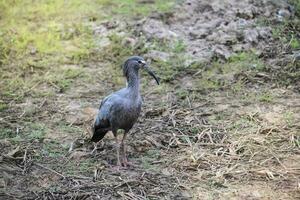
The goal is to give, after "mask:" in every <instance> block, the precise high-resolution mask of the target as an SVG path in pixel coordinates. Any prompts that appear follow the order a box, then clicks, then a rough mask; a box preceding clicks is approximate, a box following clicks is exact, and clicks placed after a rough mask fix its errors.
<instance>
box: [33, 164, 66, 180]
mask: <svg viewBox="0 0 300 200" xmlns="http://www.w3.org/2000/svg"><path fill="white" fill-rule="evenodd" d="M34 164H35V165H36V166H39V167H41V168H43V169H46V170H48V171H50V172H53V173H54V174H56V175H58V176H60V177H62V178H63V179H65V178H66V177H65V176H64V175H62V174H61V173H59V172H57V171H55V170H53V169H51V168H48V167H45V166H43V165H40V164H38V163H34Z"/></svg>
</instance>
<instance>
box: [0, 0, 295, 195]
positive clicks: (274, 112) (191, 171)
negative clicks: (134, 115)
mask: <svg viewBox="0 0 300 200" xmlns="http://www.w3.org/2000/svg"><path fill="white" fill-rule="evenodd" d="M143 3H151V1H149V2H148V1H145V2H143ZM278 11H285V12H286V13H288V14H287V16H283V17H288V18H293V17H295V16H294V13H293V12H291V11H290V10H289V5H288V4H287V3H285V2H284V1H267V0H262V1H238V0H231V1H230V0H210V1H206V0H204V1H196V0H188V1H185V2H183V3H181V4H180V5H178V6H177V7H176V8H175V10H173V11H172V12H170V13H155V12H154V13H153V14H152V15H151V16H149V17H147V18H143V19H138V20H132V21H129V22H128V23H124V22H123V21H121V20H120V19H118V18H117V19H114V21H111V22H106V23H103V24H101V25H100V26H99V25H97V26H96V25H95V27H94V30H95V37H99V38H103V37H105V36H109V35H110V34H112V33H114V34H120V35H122V34H124V35H125V36H124V38H125V39H124V41H123V45H124V46H125V47H126V46H131V45H133V46H134V45H135V42H137V41H138V40H139V39H140V38H144V39H145V41H146V42H145V44H144V45H150V44H151V43H153V41H163V42H166V41H167V43H172V42H176V41H182V42H183V44H184V46H185V50H184V51H178V52H177V53H176V52H165V51H164V50H156V51H152V52H148V53H147V55H145V57H146V58H147V59H148V60H149V61H151V62H152V63H153V64H154V66H157V67H155V68H156V72H157V74H160V73H161V72H163V71H164V70H165V69H164V68H163V67H159V66H158V65H157V64H155V63H157V62H158V63H159V62H160V61H161V60H166V61H168V60H170V59H176V58H178V57H181V58H183V59H184V60H185V62H183V65H184V67H183V69H181V71H180V72H179V73H177V74H176V75H174V78H173V79H172V80H166V81H165V82H163V86H161V87H156V86H155V84H154V82H152V81H147V84H145V81H146V80H145V79H146V77H143V78H142V80H141V82H142V93H143V98H144V105H143V112H142V115H141V116H140V118H139V120H138V123H137V124H136V125H135V126H134V128H133V130H132V131H131V135H130V136H129V137H128V140H127V144H128V154H129V155H128V158H129V160H130V161H131V162H132V163H133V164H134V166H133V167H130V168H127V169H120V170H119V171H117V170H116V169H115V168H114V166H115V164H116V159H115V151H114V140H113V137H112V135H111V134H108V135H107V136H106V137H105V138H104V139H103V141H102V142H101V143H100V144H99V146H98V149H97V150H96V151H95V152H94V153H93V154H91V151H92V150H93V145H92V144H91V143H90V142H89V138H90V137H91V131H90V126H91V124H92V122H93V119H94V117H95V114H96V112H97V108H98V106H99V103H100V101H101V99H102V98H103V97H105V96H106V95H107V94H109V93H110V92H112V91H114V90H116V89H118V88H120V84H119V85H118V83H119V82H121V83H123V82H124V80H123V79H121V73H120V74H119V75H120V76H119V77H111V78H107V77H110V74H109V73H110V71H109V69H108V67H107V66H108V65H107V63H106V62H103V61H100V60H97V59H93V58H92V59H91V62H90V63H87V64H86V65H87V66H86V70H87V71H88V72H89V73H90V74H94V75H95V76H97V77H106V78H105V79H103V78H99V79H100V80H103V81H95V82H94V83H93V84H91V83H85V82H84V81H83V80H82V79H81V80H78V81H75V82H74V84H73V85H72V87H71V88H70V89H69V90H67V91H66V92H64V93H57V94H56V95H55V96H54V97H51V98H46V97H45V98H41V97H39V98H33V97H30V98H26V99H25V100H24V102H22V103H16V102H12V104H11V105H10V106H11V107H10V108H9V109H8V110H6V111H3V112H2V113H1V119H2V121H1V126H2V125H3V126H7V127H12V128H15V130H17V131H20V134H22V131H24V130H27V129H32V130H33V131H36V132H37V133H36V134H38V133H39V132H38V131H40V130H41V129H42V130H43V132H44V133H45V135H44V137H42V138H40V137H35V136H34V135H33V136H32V140H30V141H28V140H22V139H20V140H6V139H2V140H0V149H1V156H0V169H1V174H2V176H1V177H0V189H1V190H0V192H1V193H0V199H244V200H245V199H246V200H254V199H299V198H300V190H299V188H300V149H299V148H300V123H299V122H300V94H299V88H298V87H299V85H298V84H299V81H294V82H292V83H289V84H288V86H283V85H281V84H278V83H277V81H276V80H277V78H278V76H277V75H275V72H278V71H276V70H274V69H273V68H274V67H275V68H276V67H278V68H280V63H282V62H281V61H282V59H284V60H287V62H289V60H288V59H289V58H290V57H289V56H293V55H294V53H295V52H293V51H291V50H287V49H285V48H284V47H281V46H280V47H279V44H278V41H276V40H275V39H274V37H273V35H272V27H271V26H268V25H265V24H262V25H258V21H259V20H261V19H266V18H267V19H273V20H274V21H276V20H279V21H280V20H281V18H280V17H281V16H278ZM121 30H122V31H121ZM108 38H109V37H108ZM109 43H110V41H109V39H108V40H107V39H101V40H100V43H99V48H106V46H107V45H109ZM279 48H280V51H282V53H280V54H272V53H270V51H269V49H274V50H278V49H279ZM252 49H255V53H254V54H256V55H257V56H258V57H259V59H260V60H262V62H263V63H264V65H267V66H269V67H270V68H271V69H272V70H266V71H259V72H258V71H256V70H255V69H253V70H252V68H250V70H249V68H247V70H244V69H242V70H236V68H235V66H232V69H230V70H229V71H227V72H226V73H220V72H218V70H217V71H214V70H212V72H211V73H212V74H213V75H212V76H211V77H210V79H214V80H218V81H219V82H221V83H223V82H226V84H218V87H213V88H212V87H208V88H203V87H201V86H202V85H204V83H203V80H204V78H205V77H204V76H205V75H207V74H204V72H207V71H210V70H211V68H212V66H213V63H214V62H216V60H218V61H220V63H221V69H222V63H224V65H227V66H230V64H228V62H229V60H230V58H231V57H232V56H234V55H238V54H240V53H241V52H246V51H251V50H252ZM283 51H284V52H283ZM128 56H129V55H128ZM195 63H205V64H204V65H203V64H201V65H199V66H198V67H197V68H192V67H190V66H191V65H193V64H195ZM245 65H246V64H245ZM68 67H70V66H68ZM71 67H76V66H71ZM254 68H255V67H254ZM298 70H299V69H298ZM279 78H280V77H279ZM147 79H148V78H147ZM205 80H206V79H205ZM116 82H117V83H116ZM45 89H46V90H47V88H45ZM36 121H39V122H43V123H44V124H47V127H42V128H41V127H38V128H36V127H31V126H27V124H28V123H31V122H36ZM24 132H26V131H24Z"/></svg>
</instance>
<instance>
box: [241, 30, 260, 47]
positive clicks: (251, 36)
mask: <svg viewBox="0 0 300 200" xmlns="http://www.w3.org/2000/svg"><path fill="white" fill-rule="evenodd" d="M258 36H259V34H258V32H257V30H256V29H249V30H245V31H244V39H245V40H246V42H250V43H255V44H257V43H258Z"/></svg>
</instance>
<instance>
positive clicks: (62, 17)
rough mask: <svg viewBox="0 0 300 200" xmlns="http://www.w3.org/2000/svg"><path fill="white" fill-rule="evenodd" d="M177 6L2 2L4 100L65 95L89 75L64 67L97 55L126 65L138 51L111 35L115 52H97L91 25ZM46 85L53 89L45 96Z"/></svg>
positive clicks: (115, 1)
mask: <svg viewBox="0 0 300 200" xmlns="http://www.w3.org/2000/svg"><path fill="white" fill-rule="evenodd" d="M174 2H175V1H173V0H168V1H163V0H157V1H155V2H154V3H139V1H134V0H125V1H123V0H112V1H108V0H87V1H81V0H70V1H61V0H52V1H49V0H41V1H35V2H34V3H33V2H32V1H31V0H15V1H6V0H0V10H1V13H0V26H1V30H0V67H1V68H2V71H3V72H4V73H1V75H0V86H1V90H2V94H1V98H5V99H14V100H22V99H23V98H24V97H25V96H28V95H30V96H49V95H50V96H51V95H53V94H54V93H53V92H52V91H53V90H54V91H55V92H65V91H66V90H67V89H68V88H70V87H71V85H72V84H73V82H74V80H75V79H79V78H83V77H84V76H82V74H84V73H83V70H82V69H79V70H77V69H71V70H69V69H67V70H65V69H63V66H64V65H80V64H81V63H86V62H88V60H89V59H91V58H92V57H93V56H94V55H95V54H97V55H100V56H99V57H102V58H104V59H105V60H106V59H107V58H108V56H106V55H110V56H109V57H112V56H117V58H118V59H116V60H115V61H114V62H115V63H116V62H118V63H120V61H121V58H123V57H125V56H128V55H131V54H134V53H135V51H133V50H132V49H130V48H129V49H128V50H126V51H125V49H126V48H122V49H121V48H120V47H121V46H120V45H119V44H120V42H121V41H120V38H117V37H116V36H111V38H110V39H111V40H112V44H113V45H112V46H111V47H110V48H111V49H107V50H106V52H104V53H103V54H102V52H97V51H96V48H95V47H96V41H95V37H94V35H93V30H92V28H91V27H92V26H91V24H92V23H94V24H97V23H100V22H102V21H104V20H108V19H111V18H113V17H118V16H121V17H126V18H130V17H136V16H146V15H148V14H149V13H151V12H152V11H159V12H167V11H168V10H170V9H171V8H172V7H173V5H174ZM118 45H119V46H118ZM140 46H142V45H140ZM177 48H179V49H180V48H181V47H180V45H179V46H178V47H177ZM138 52H141V53H142V52H143V50H138ZM107 61H109V60H107ZM43 82H46V83H47V86H48V87H49V88H52V89H49V91H42V92H41V89H40V88H39V86H40V85H41V84H42V83H43Z"/></svg>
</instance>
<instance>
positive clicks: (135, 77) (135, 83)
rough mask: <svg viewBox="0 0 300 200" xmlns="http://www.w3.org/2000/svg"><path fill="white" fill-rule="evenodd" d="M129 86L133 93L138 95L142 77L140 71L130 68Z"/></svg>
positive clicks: (128, 75)
mask: <svg viewBox="0 0 300 200" xmlns="http://www.w3.org/2000/svg"><path fill="white" fill-rule="evenodd" d="M126 79H127V88H128V89H129V90H130V91H131V92H132V94H134V95H136V96H138V95H139V89H140V77H139V72H138V71H135V70H130V71H129V72H128V74H127V77H126Z"/></svg>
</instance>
